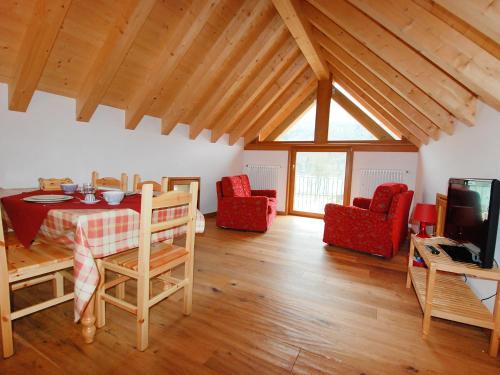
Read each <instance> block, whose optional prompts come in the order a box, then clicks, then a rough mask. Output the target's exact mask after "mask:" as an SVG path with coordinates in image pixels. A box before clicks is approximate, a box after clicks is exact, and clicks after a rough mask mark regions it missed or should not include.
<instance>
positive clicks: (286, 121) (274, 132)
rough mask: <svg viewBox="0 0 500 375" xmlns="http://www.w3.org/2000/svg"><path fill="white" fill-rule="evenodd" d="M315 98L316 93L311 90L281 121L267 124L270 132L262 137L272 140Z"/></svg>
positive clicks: (297, 117) (295, 119)
mask: <svg viewBox="0 0 500 375" xmlns="http://www.w3.org/2000/svg"><path fill="white" fill-rule="evenodd" d="M315 100H316V93H315V92H314V89H313V91H312V92H311V93H310V94H309V95H308V96H306V98H305V99H304V100H303V101H302V103H300V104H299V105H298V106H297V108H295V109H294V110H293V111H292V112H291V113H290V114H289V115H288V116H287V117H286V118H285V119H284V120H283V121H281V122H279V123H276V124H275V126H273V125H269V128H270V129H269V131H270V134H269V135H268V136H267V137H266V138H265V139H264V141H265V142H274V141H276V139H277V138H278V137H279V136H280V135H282V134H284V133H285V132H286V131H287V130H288V129H290V128H291V127H292V126H293V125H294V124H295V123H296V122H297V121H298V120H299V119H300V118H301V117H302V115H303V114H304V113H305V112H306V111H308V110H309V108H311V106H312V105H313V103H314V101H315Z"/></svg>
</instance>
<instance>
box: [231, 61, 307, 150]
mask: <svg viewBox="0 0 500 375" xmlns="http://www.w3.org/2000/svg"><path fill="white" fill-rule="evenodd" d="M306 68H307V69H305V70H304V71H303V73H302V74H301V75H300V76H298V77H297V78H296V79H295V80H294V82H293V83H292V84H291V85H289V86H288V88H287V89H286V90H284V91H283V92H282V93H281V95H280V96H279V97H278V98H276V100H273V101H272V103H271V105H270V106H269V107H268V108H267V109H266V111H265V112H264V113H263V114H262V115H260V116H258V117H257V118H256V121H254V122H253V123H252V126H251V127H250V128H249V129H248V130H247V131H246V132H245V134H244V137H245V144H247V143H249V142H251V141H253V140H254V139H255V138H256V137H258V136H259V137H261V138H262V139H265V138H266V137H267V136H268V135H269V134H270V133H271V132H270V131H269V128H270V127H271V126H272V124H273V123H274V121H275V120H276V118H277V117H278V116H279V117H281V121H283V120H284V119H285V118H286V116H287V115H288V114H290V113H291V112H292V111H293V110H294V109H295V108H296V107H298V105H299V104H300V103H301V102H302V100H304V99H305V98H306V97H307V96H308V95H309V94H310V93H311V87H312V88H313V90H314V88H315V87H316V80H315V78H316V77H315V76H314V73H313V71H312V70H311V69H309V66H308V65H306ZM238 138H239V137H238ZM238 138H236V136H235V135H234V134H233V133H231V134H230V137H229V143H230V144H234V143H236V142H237V141H238Z"/></svg>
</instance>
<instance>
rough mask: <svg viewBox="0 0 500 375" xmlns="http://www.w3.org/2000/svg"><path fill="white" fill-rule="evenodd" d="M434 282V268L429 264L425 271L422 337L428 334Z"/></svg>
mask: <svg viewBox="0 0 500 375" xmlns="http://www.w3.org/2000/svg"><path fill="white" fill-rule="evenodd" d="M435 282H436V269H435V268H434V266H433V265H432V264H431V265H430V267H429V271H428V272H427V287H426V289H425V306H424V307H425V308H424V322H423V328H422V331H423V335H424V338H425V337H426V336H427V335H428V334H429V328H430V325H431V313H432V299H433V297H434V284H435Z"/></svg>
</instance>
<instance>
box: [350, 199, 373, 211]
mask: <svg viewBox="0 0 500 375" xmlns="http://www.w3.org/2000/svg"><path fill="white" fill-rule="evenodd" d="M371 202H372V200H371V199H370V198H362V197H357V198H354V200H353V201H352V205H353V206H355V207H359V208H364V209H366V210H367V209H369V208H370V203H371Z"/></svg>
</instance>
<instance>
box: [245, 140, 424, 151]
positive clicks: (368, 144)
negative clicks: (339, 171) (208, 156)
mask: <svg viewBox="0 0 500 375" xmlns="http://www.w3.org/2000/svg"><path fill="white" fill-rule="evenodd" d="M294 147H300V148H304V149H310V150H311V151H313V150H317V149H321V150H325V149H329V150H332V151H335V150H341V151H345V149H346V148H349V149H351V150H352V151H379V152H418V147H417V146H415V145H413V144H411V143H409V142H406V141H397V140H394V141H354V142H343V141H334V142H328V144H327V145H325V144H316V143H314V142H310V141H309V142H252V143H248V144H247V145H245V150H274V151H275V150H284V151H290V150H292V148H294Z"/></svg>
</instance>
